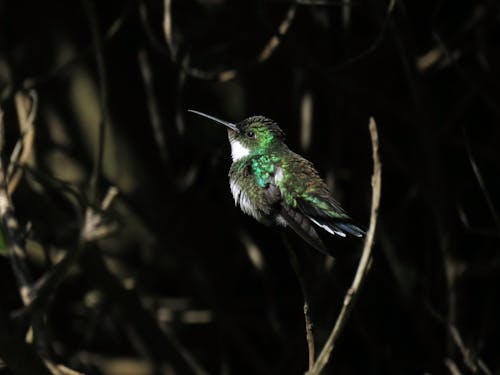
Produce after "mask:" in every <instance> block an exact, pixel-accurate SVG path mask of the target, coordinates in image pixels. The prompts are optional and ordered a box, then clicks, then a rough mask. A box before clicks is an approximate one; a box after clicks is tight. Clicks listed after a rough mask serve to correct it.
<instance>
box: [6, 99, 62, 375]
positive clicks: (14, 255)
mask: <svg viewBox="0 0 500 375" xmlns="http://www.w3.org/2000/svg"><path fill="white" fill-rule="evenodd" d="M29 117H34V115H33V116H28V117H27V118H26V121H27V122H30V123H32V121H33V120H32V119H31V120H29V119H28V118H29ZM21 121H23V120H21ZM0 128H1V129H3V112H2V110H1V108H0ZM2 136H3V134H2ZM1 151H2V150H0V152H1ZM0 219H1V224H2V228H3V232H4V234H5V237H6V238H5V240H6V243H7V247H8V249H9V254H10V259H11V264H12V270H13V272H14V275H15V277H16V279H17V283H18V287H19V294H20V296H21V299H22V302H23V304H24V305H25V306H28V305H29V304H30V303H31V302H32V299H31V295H30V293H31V291H32V290H33V288H32V287H31V276H30V273H29V271H28V267H27V264H26V249H25V247H24V244H23V240H22V237H21V235H20V226H19V223H18V221H17V219H16V217H15V215H14V206H13V205H12V202H11V200H10V196H9V193H8V187H7V179H6V176H5V172H4V169H3V164H2V160H1V158H0ZM32 326H33V331H34V335H35V336H36V342H37V343H38V346H39V350H41V351H43V352H44V353H42V354H45V355H48V352H46V351H48V350H50V349H49V343H48V342H47V338H46V336H47V332H46V326H45V321H44V314H43V313H42V312H41V311H35V313H34V314H33V319H32ZM14 340H16V339H15V338H13V341H14ZM17 340H18V341H19V342H18V345H19V348H18V350H19V351H20V352H24V354H25V355H28V356H29V355H30V354H29V352H28V350H29V349H27V348H24V347H23V346H22V345H23V344H24V342H23V341H22V339H21V340H19V339H17ZM0 345H1V343H0ZM12 354H14V353H11V355H12ZM7 356H9V354H8V355H7ZM2 357H4V359H5V356H4V354H2ZM6 361H8V359H6ZM31 361H32V362H33V363H32V365H34V366H38V364H37V363H38V362H39V360H38V359H37V358H31ZM45 364H46V365H47V367H48V368H49V369H50V372H51V373H52V374H53V375H59V374H61V375H62V374H68V372H62V371H64V370H65V369H66V370H69V369H68V368H67V367H65V366H61V365H55V364H53V363H52V362H50V361H48V360H45ZM14 365H16V363H15V364H14ZM26 366H27V368H30V366H31V364H27V365H26ZM47 367H46V368H47ZM46 368H45V369H46ZM45 369H43V370H41V369H40V370H39V371H36V372H35V373H42V374H43V373H50V372H48V371H45ZM71 371H72V370H71ZM23 372H24V367H22V368H21V369H20V371H19V373H23Z"/></svg>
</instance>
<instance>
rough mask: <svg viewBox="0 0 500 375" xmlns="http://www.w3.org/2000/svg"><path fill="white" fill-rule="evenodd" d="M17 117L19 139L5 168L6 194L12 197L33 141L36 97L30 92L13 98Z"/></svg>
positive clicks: (34, 93)
mask: <svg viewBox="0 0 500 375" xmlns="http://www.w3.org/2000/svg"><path fill="white" fill-rule="evenodd" d="M15 102H16V110H17V117H18V121H19V131H20V133H21V138H20V139H19V140H18V141H17V143H16V146H15V147H14V150H13V151H12V155H11V157H10V163H9V166H8V168H7V175H6V178H7V181H8V189H7V191H8V193H9V195H12V193H13V192H14V190H16V187H17V185H18V183H19V181H20V180H21V177H22V174H23V168H20V167H21V166H23V165H24V164H25V163H27V162H28V159H29V158H30V156H31V155H32V151H33V143H34V140H35V126H34V123H35V117H36V112H37V107H38V96H37V95H36V92H35V91H33V90H31V91H30V92H29V95H26V93H24V92H18V93H17V94H16V96H15Z"/></svg>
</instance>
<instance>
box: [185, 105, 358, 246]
mask: <svg viewBox="0 0 500 375" xmlns="http://www.w3.org/2000/svg"><path fill="white" fill-rule="evenodd" d="M188 112H192V113H195V114H197V115H199V116H203V117H206V118H208V119H211V120H213V121H215V122H218V123H219V124H222V125H224V126H226V127H227V132H228V137H229V143H230V144H231V156H232V159H233V163H232V164H231V168H230V170H229V186H230V188H231V193H232V194H233V198H234V202H235V204H236V205H237V206H240V208H241V210H242V211H243V212H244V213H246V214H248V215H250V216H252V217H254V218H255V219H257V221H259V222H262V223H264V224H273V223H274V224H278V225H281V226H289V227H290V228H292V229H293V230H294V231H295V232H296V233H297V234H298V235H299V236H301V237H302V238H303V239H304V240H305V241H306V242H307V243H309V244H310V245H311V246H313V247H314V248H315V249H317V250H319V251H321V252H322V253H324V254H328V255H331V253H330V252H329V251H328V250H327V248H326V247H325V245H324V243H323V241H322V240H321V238H320V237H319V235H318V233H317V232H316V229H317V228H318V227H319V228H322V229H324V230H325V231H327V232H329V233H331V234H333V235H337V236H341V237H346V235H347V234H350V235H353V236H356V237H362V236H363V235H364V233H365V232H364V231H363V230H362V229H361V228H359V227H357V226H356V225H354V224H353V223H352V220H351V218H350V217H349V215H347V213H346V212H345V211H344V210H343V209H342V208H341V207H340V205H339V203H337V201H335V199H333V197H332V194H331V193H330V191H329V189H328V186H327V185H326V183H325V182H324V181H323V180H322V179H321V177H320V176H319V174H318V172H317V171H316V169H315V168H314V166H313V164H312V163H311V162H309V161H308V160H306V159H305V158H303V157H302V156H300V155H298V154H296V153H295V152H293V151H292V150H290V149H289V148H288V146H287V145H286V144H285V133H284V132H283V130H281V128H280V127H279V126H278V124H277V123H276V122H274V121H273V120H271V119H269V118H266V117H264V116H253V117H249V118H247V119H245V120H243V121H241V122H238V123H236V124H233V123H230V122H228V121H224V120H221V119H219V118H217V117H214V116H211V115H208V114H206V113H203V112H199V111H194V110H188Z"/></svg>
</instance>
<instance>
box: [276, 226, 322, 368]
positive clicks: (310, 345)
mask: <svg viewBox="0 0 500 375" xmlns="http://www.w3.org/2000/svg"><path fill="white" fill-rule="evenodd" d="M283 243H284V244H285V247H286V249H287V251H288V258H289V259H290V263H291V265H292V267H293V270H294V271H295V275H296V276H297V280H298V281H299V285H300V289H301V291H302V297H303V298H304V320H305V326H306V341H307V352H308V354H309V355H308V358H309V366H308V370H309V371H311V369H312V368H313V365H314V358H315V349H314V336H313V331H312V327H313V324H312V321H311V316H310V313H309V293H307V289H306V283H305V280H304V275H303V274H302V270H301V268H300V264H299V261H298V259H297V255H296V254H295V251H294V250H293V248H292V246H291V244H290V242H289V241H288V239H287V238H286V236H285V235H284V234H283Z"/></svg>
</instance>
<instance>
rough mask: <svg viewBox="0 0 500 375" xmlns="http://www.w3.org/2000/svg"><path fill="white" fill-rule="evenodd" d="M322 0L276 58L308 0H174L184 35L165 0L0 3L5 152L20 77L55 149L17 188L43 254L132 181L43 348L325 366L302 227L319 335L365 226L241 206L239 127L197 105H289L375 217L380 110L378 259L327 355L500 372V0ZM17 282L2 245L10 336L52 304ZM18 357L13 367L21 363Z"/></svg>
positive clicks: (293, 135)
mask: <svg viewBox="0 0 500 375" xmlns="http://www.w3.org/2000/svg"><path fill="white" fill-rule="evenodd" d="M309 3H315V2H314V1H313V2H309ZM316 3H321V4H301V5H298V6H297V8H296V14H295V16H294V19H293V20H292V23H291V25H290V28H289V29H288V31H287V33H286V35H284V36H282V37H281V38H279V41H280V44H279V45H278V46H277V48H276V49H275V50H274V53H273V54H272V55H271V56H270V57H269V58H266V59H259V56H260V55H261V53H262V50H263V49H264V47H265V46H266V44H267V43H268V42H269V40H270V39H271V38H272V37H273V35H277V32H278V27H279V25H280V23H281V22H282V20H283V19H284V17H285V15H286V14H287V12H288V10H289V8H290V6H291V2H290V1H277V0H275V1H270V0H267V1H264V0H260V1H229V0H227V1H225V0H210V1H209V0H199V1H189V0H182V1H181V0H173V4H172V7H171V12H172V29H173V33H172V38H173V39H172V43H171V44H170V46H168V45H167V43H166V42H165V35H164V33H163V27H162V23H163V17H164V4H163V3H162V1H160V0H155V1H143V2H140V1H118V0H113V1H99V2H97V1H92V0H84V1H56V0H46V1H26V0H16V1H12V0H11V1H6V0H5V1H0V98H1V106H2V109H3V111H4V113H5V147H4V150H3V153H2V161H3V164H4V166H5V165H7V164H8V160H9V158H10V153H11V152H12V150H13V147H14V144H15V142H16V141H17V140H18V138H19V131H18V119H17V116H16V108H15V104H14V96H15V94H16V93H17V92H19V91H21V90H26V89H33V90H35V91H36V93H37V95H38V99H39V103H38V108H37V115H36V121H35V128H36V136H35V145H34V149H33V155H34V157H33V158H32V159H31V160H30V161H29V164H28V166H27V167H26V171H25V173H24V177H23V179H22V180H21V183H20V184H19V186H18V187H17V189H16V191H15V192H14V194H13V196H12V199H13V203H14V206H15V209H16V212H15V215H16V217H17V219H18V220H19V222H20V223H21V225H22V226H25V225H26V224H27V223H31V229H30V230H29V231H28V232H27V233H25V236H24V238H23V239H25V240H26V241H25V242H26V249H27V253H28V257H27V261H28V266H29V272H30V274H31V276H32V277H33V278H34V279H35V278H38V277H40V276H41V275H43V274H44V273H46V272H48V271H49V270H50V269H51V268H52V262H56V261H57V259H60V257H61V256H62V255H63V254H65V253H66V252H67V251H71V250H70V249H73V248H74V247H75V246H76V245H75V244H76V243H77V242H78V234H79V231H80V229H81V226H82V222H83V218H82V217H83V216H84V212H85V209H86V208H87V207H89V206H95V205H97V204H98V202H99V201H100V200H102V198H103V197H104V195H105V193H106V191H107V189H108V188H109V187H110V186H116V187H117V188H118V189H119V191H120V193H119V195H118V197H117V198H116V200H115V201H114V203H113V205H112V208H111V209H110V210H109V211H108V212H106V213H105V214H103V215H104V216H105V218H106V222H107V223H108V222H109V223H116V224H117V225H118V230H117V231H116V232H114V233H113V234H112V235H110V236H109V237H107V238H106V239H102V240H99V241H97V242H92V243H86V244H84V246H83V250H82V254H81V256H80V257H79V259H78V260H77V261H76V262H75V264H73V265H72V266H71V267H70V268H69V270H68V272H67V273H66V274H65V276H64V278H63V280H62V281H61V283H60V284H59V285H57V287H56V286H54V287H53V288H51V290H50V293H49V295H48V296H47V297H45V298H44V300H43V301H42V303H41V307H40V309H39V312H38V314H39V315H40V314H41V316H43V317H44V318H45V324H44V325H43V327H42V331H41V332H37V331H36V330H35V340H34V347H35V348H36V351H37V353H39V355H40V356H42V357H44V358H49V359H51V360H52V361H53V362H55V363H61V364H64V365H66V366H68V367H70V368H72V369H74V370H78V371H81V372H84V373H85V374H152V373H159V374H160V373H164V374H189V373H192V370H191V369H190V368H189V365H186V362H191V363H192V361H190V360H188V361H186V360H185V359H183V356H182V355H181V354H179V353H180V352H183V353H189V355H191V356H192V357H193V358H194V359H195V361H196V362H197V363H198V364H199V365H200V366H201V367H202V368H204V370H205V371H207V372H208V373H210V374H301V373H304V372H305V371H306V370H307V346H306V341H305V332H304V331H305V329H304V318H303V312H302V304H303V297H302V293H301V289H300V287H299V283H298V281H297V277H296V275H295V273H294V270H293V268H292V267H291V265H290V259H289V255H288V252H287V250H286V246H285V243H286V242H288V243H289V244H290V246H291V247H292V248H293V250H294V252H295V253H296V255H297V258H298V259H299V263H300V266H301V270H302V273H303V275H304V279H305V283H306V289H307V291H308V293H309V295H310V309H311V318H312V321H313V323H314V327H313V332H314V336H315V341H316V347H317V350H319V349H320V348H321V347H322V345H323V343H324V342H325V340H326V337H327V335H328V333H329V332H330V330H331V328H332V326H333V324H334V322H335V319H336V316H337V313H338V311H339V309H340V307H341V304H342V301H343V296H344V294H345V291H346V289H347V288H348V286H349V285H350V282H351V280H352V277H353V274H354V271H355V268H356V265H357V261H358V259H359V256H360V249H361V247H362V241H360V240H358V239H353V238H349V239H338V238H328V236H325V241H326V243H327V245H328V246H329V247H330V248H333V249H334V252H335V253H336V254H337V257H336V261H335V263H333V262H332V260H331V259H329V258H326V257H325V256H323V255H322V254H320V253H318V252H316V251H315V250H314V249H311V248H310V247H309V246H308V245H307V244H305V243H304V242H303V241H302V240H301V239H300V238H299V237H297V236H296V235H295V234H293V233H291V232H288V231H282V230H281V229H279V228H268V227H265V226H263V225H260V224H258V223H256V222H255V221H254V220H253V219H251V218H249V217H247V216H245V215H244V214H242V213H241V212H240V211H239V209H237V208H235V207H234V203H233V200H232V197H231V194H230V191H229V186H228V180H227V172H228V169H229V166H230V156H229V145H228V142H227V138H226V134H225V131H224V130H223V129H222V128H221V127H219V126H217V125H215V124H214V123H211V122H209V121H207V120H204V119H202V118H199V117H197V116H194V115H190V114H188V113H187V112H186V110H187V109H190V108H191V109H197V110H200V111H205V112H207V113H210V114H213V115H216V116H218V117H221V118H224V119H226V120H229V121H239V120H241V119H243V118H245V117H248V116H250V115H255V114H260V115H265V116H267V117H270V118H272V119H274V120H275V121H277V122H278V123H279V125H280V126H281V127H282V128H283V130H284V131H285V133H286V134H287V139H288V144H289V146H290V147H291V148H292V149H293V150H295V151H297V152H299V153H300V154H302V155H304V156H305V157H307V158H308V159H310V160H311V161H313V162H314V164H315V166H316V167H317V169H318V171H319V172H320V174H321V175H322V176H323V177H324V178H325V179H326V180H327V182H328V184H329V185H330V187H332V191H333V192H334V196H335V197H336V198H337V199H338V200H339V201H340V202H341V203H342V206H343V207H344V208H345V209H346V210H347V211H348V212H349V213H350V214H351V215H352V216H353V217H354V218H355V221H356V222H357V223H359V224H360V225H364V226H368V220H369V210H370V201H371V185H370V176H371V173H372V160H371V145H370V137H369V132H368V121H369V118H370V116H373V117H374V118H375V119H376V121H377V124H378V129H379V133H380V152H381V159H382V163H383V176H382V201H381V211H380V216H379V223H378V230H377V237H376V244H375V248H374V250H373V251H374V254H373V256H374V260H373V264H372V266H371V270H370V272H369V274H368V276H367V280H366V282H365V284H364V285H363V289H362V291H361V294H360V296H359V298H358V300H357V303H356V305H355V310H354V313H353V315H352V316H351V317H350V320H349V321H348V323H347V326H346V327H345V330H344V332H343V334H342V336H341V338H340V340H339V342H338V345H337V346H336V347H335V348H334V351H333V355H332V359H331V362H330V364H329V365H328V367H327V368H326V370H325V373H336V374H450V373H451V374H453V375H456V374H471V373H478V374H483V373H484V374H488V373H490V374H500V344H499V340H500V325H499V323H498V316H500V302H499V297H500V293H499V288H498V282H499V278H500V276H499V275H500V273H499V271H500V247H499V235H500V221H499V219H498V213H497V210H496V207H497V206H498V204H499V202H498V194H497V192H498V191H499V189H500V180H499V177H498V176H499V172H500V171H499V166H500V164H499V163H498V162H499V159H500V158H499V156H500V155H499V145H500V138H499V135H500V131H499V119H500V95H499V92H500V85H499V83H500V80H499V69H498V66H499V65H500V48H499V47H500V5H499V3H498V2H496V1H487V0H484V1H444V0H441V1H396V2H395V4H392V5H393V6H390V4H389V3H388V2H387V1H370V0H359V1H358V0H353V1H352V2H347V3H346V4H345V6H342V4H341V3H340V2H338V1H333V0H332V1H323V2H318V1H316ZM389 9H390V11H389ZM93 35H94V36H93ZM99 51H101V52H102V57H103V59H102V60H103V63H99V62H98V61H99V59H96V55H99ZM260 60H263V61H260ZM231 69H236V75H235V77H234V78H233V79H230V80H226V81H221V79H220V73H221V72H224V71H226V70H231ZM148 75H149V76H150V77H151V80H150V81H148V80H147V79H146V80H145V79H144V77H145V76H146V77H147V76H148ZM102 108H105V110H104V112H105V113H107V116H106V118H105V126H106V128H107V130H106V137H105V143H104V159H103V165H102V174H101V177H100V178H99V180H98V183H97V186H98V191H97V195H95V194H93V193H92V191H91V189H90V188H89V186H90V180H91V175H92V171H93V169H94V168H95V163H96V153H97V144H98V128H99V123H100V122H101V119H102V114H103V111H102ZM152 113H154V115H152ZM155 121H156V123H157V124H159V130H157V131H156V132H155V130H154V126H153V125H152V124H153V123H154V122H155ZM309 123H310V124H311V129H310V132H311V133H310V139H309V141H308V136H307V132H308V131H307V129H308V124H309ZM473 165H476V166H477V171H476V173H475V172H474V169H473ZM61 182H64V184H62V183H61ZM68 184H69V185H68ZM68 186H70V187H71V189H73V190H72V191H75V192H76V193H70V192H68ZM75 196H76V197H77V198H75ZM283 232H284V233H285V238H286V239H285V241H284V240H283V234H282V233H283ZM15 280H16V279H15V275H14V274H13V272H12V268H11V265H10V261H9V257H8V256H7V253H6V252H5V251H3V254H2V255H1V256H0V291H1V296H0V312H1V314H2V316H3V318H2V319H4V320H3V322H4V323H5V322H7V325H5V324H3V325H2V324H0V335H4V333H5V332H7V331H8V332H9V334H10V335H11V336H9V337H14V338H17V339H18V340H22V338H23V337H25V335H26V332H27V331H28V328H29V326H30V324H31V323H30V319H34V318H33V316H34V315H35V314H31V313H28V315H27V316H28V317H27V318H26V317H25V318H19V312H20V311H22V310H21V309H22V302H21V299H20V297H19V293H18V289H17V286H16V281H15ZM16 313H17V315H16ZM2 327H3V328H2ZM2 330H4V333H2ZM4 337H7V336H4ZM40 337H44V338H45V339H44V340H42V339H40ZM173 342H175V344H172V343H173ZM180 347H182V348H183V349H180ZM0 349H1V348H0ZM35 357H36V356H35ZM35 357H33V358H35ZM0 358H3V359H4V361H5V363H4V365H3V367H2V369H0V373H5V374H10V373H12V371H11V370H9V367H11V366H9V361H8V360H6V358H4V353H2V352H1V350H0ZM24 360H25V361H26V362H29V361H31V360H32V357H29V356H27V357H25V359H24ZM453 371H455V372H453Z"/></svg>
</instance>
